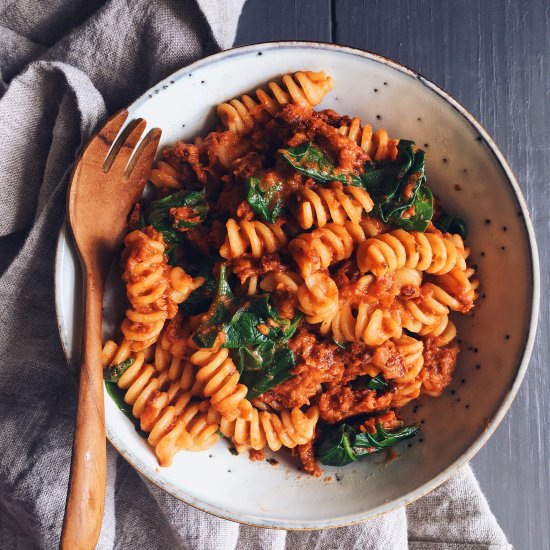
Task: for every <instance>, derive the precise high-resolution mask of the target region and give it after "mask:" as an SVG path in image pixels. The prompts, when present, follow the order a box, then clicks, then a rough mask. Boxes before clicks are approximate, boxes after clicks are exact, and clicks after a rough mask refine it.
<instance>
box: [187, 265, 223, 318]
mask: <svg viewBox="0 0 550 550" xmlns="http://www.w3.org/2000/svg"><path fill="white" fill-rule="evenodd" d="M212 268H213V263H212V262H211V261H209V260H207V261H205V262H204V263H202V264H201V265H200V266H199V267H198V269H192V268H190V269H189V273H190V274H191V275H192V276H193V277H202V278H203V279H204V283H203V284H202V285H201V286H200V287H199V288H197V289H196V290H193V292H191V294H189V297H188V298H187V300H185V302H183V303H182V304H181V305H180V310H181V311H182V312H183V313H184V315H198V314H199V313H203V312H204V311H207V310H208V308H209V306H210V304H211V303H212V300H213V298H214V296H215V294H216V281H215V279H214V277H213V276H212Z"/></svg>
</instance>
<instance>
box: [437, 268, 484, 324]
mask: <svg viewBox="0 0 550 550" xmlns="http://www.w3.org/2000/svg"><path fill="white" fill-rule="evenodd" d="M473 275H474V270H473V269H472V268H467V269H466V270H462V269H459V268H457V267H455V268H453V269H451V270H450V271H449V272H448V273H445V274H444V275H440V276H438V277H437V285H438V286H439V287H440V289H441V292H445V293H446V294H447V296H448V297H449V298H448V300H453V302H452V306H451V305H449V307H450V308H451V309H452V310H454V311H461V312H462V313H466V312H467V311H469V310H470V309H471V308H472V307H473V305H474V300H475V299H476V298H477V292H476V289H477V287H478V285H479V282H478V281H477V280H476V279H474V280H473V281H470V278H471V277H472V276H473Z"/></svg>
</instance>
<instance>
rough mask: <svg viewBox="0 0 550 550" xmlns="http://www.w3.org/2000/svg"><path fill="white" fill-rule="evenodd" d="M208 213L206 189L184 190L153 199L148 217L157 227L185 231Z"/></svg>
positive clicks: (203, 218) (202, 219)
mask: <svg viewBox="0 0 550 550" xmlns="http://www.w3.org/2000/svg"><path fill="white" fill-rule="evenodd" d="M207 214H208V202H207V201H206V190H205V189H201V190H200V191H190V190H183V191H177V192H176V193H172V194H171V195H166V197H162V198H161V199H157V200H156V201H153V202H152V203H151V204H150V205H149V211H148V218H149V223H150V224H151V225H152V226H153V227H155V229H157V227H156V226H158V227H160V228H162V229H166V228H167V227H168V228H172V229H175V230H176V231H177V230H183V231H185V230H186V229H190V228H191V227H195V226H196V225H198V224H199V223H202V222H203V221H204V220H205V219H206V216H207ZM158 230H159V231H161V229H158ZM171 235H172V234H171Z"/></svg>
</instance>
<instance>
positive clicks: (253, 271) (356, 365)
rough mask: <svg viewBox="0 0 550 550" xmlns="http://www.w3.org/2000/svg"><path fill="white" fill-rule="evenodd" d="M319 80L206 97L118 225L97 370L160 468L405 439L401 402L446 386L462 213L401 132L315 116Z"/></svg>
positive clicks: (335, 453) (296, 78)
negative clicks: (200, 458) (204, 110)
mask: <svg viewBox="0 0 550 550" xmlns="http://www.w3.org/2000/svg"><path fill="white" fill-rule="evenodd" d="M332 86H333V81H332V78H331V77H330V76H327V75H326V74H325V73H323V72H297V73H295V74H287V75H285V76H283V77H282V79H281V80H279V81H278V82H275V81H273V82H269V83H268V84H267V86H266V87H265V89H258V90H256V91H255V92H254V93H253V94H250V95H243V96H242V97H240V98H237V99H233V100H230V101H228V102H227V103H223V104H221V105H219V106H218V107H217V114H218V119H219V123H218V128H217V129H216V131H213V132H211V133H209V134H208V135H207V136H205V137H197V138H196V139H195V140H194V142H192V143H185V142H179V141H178V142H177V143H175V144H174V145H172V146H170V147H167V148H165V149H164V150H163V152H162V154H161V158H160V160H159V161H158V162H157V164H156V166H155V168H154V169H153V170H152V172H151V175H150V181H151V183H152V186H153V187H154V196H152V197H148V198H147V199H143V200H142V201H141V202H140V203H139V204H136V205H135V208H134V210H133V212H132V214H131V216H130V218H129V222H128V225H129V232H128V235H127V236H126V238H125V240H124V251H123V253H122V257H121V262H122V271H123V275H122V278H123V281H124V284H125V287H126V294H127V298H128V308H127V310H126V312H125V315H124V319H123V320H122V324H121V331H120V335H119V336H118V337H115V338H113V340H108V341H107V342H106V343H105V345H104V348H103V366H104V378H105V381H106V382H105V383H106V386H107V390H108V392H109V393H110V395H111V396H112V397H113V399H115V401H116V402H117V403H119V406H120V407H121V408H122V409H123V410H124V411H125V412H127V413H128V414H129V415H131V416H132V417H133V418H134V419H136V422H137V429H138V430H139V431H140V432H141V433H143V435H144V437H145V438H146V439H147V441H148V443H149V444H150V446H151V448H152V449H154V452H155V454H156V456H157V458H158V462H159V464H160V465H161V466H170V464H171V463H172V460H173V457H174V455H175V454H176V453H177V452H178V451H180V450H188V451H201V450H204V449H207V448H209V447H211V446H212V445H214V444H215V443H216V442H217V441H219V440H220V438H225V439H227V440H228V441H229V442H230V445H231V447H232V448H234V449H235V450H236V452H239V453H240V452H245V451H246V452H248V453H249V456H250V458H251V459H253V460H261V459H263V458H264V450H266V449H268V448H269V449H271V450H272V451H278V450H279V449H281V448H282V447H286V448H288V449H291V452H292V454H293V455H295V456H296V457H297V458H298V459H299V460H300V461H301V463H302V464H303V468H304V469H305V470H306V471H307V472H309V473H311V474H313V475H315V476H319V475H321V467H320V464H326V465H332V466H344V465H346V464H349V463H351V462H355V461H356V460H359V459H361V458H363V457H365V456H366V455H369V454H372V453H376V452H380V451H382V450H384V449H389V448H391V447H392V446H393V445H395V444H396V443H397V442H399V441H402V440H404V439H408V438H410V437H413V436H415V434H417V432H418V431H419V426H418V425H414V424H413V425H405V423H404V422H403V420H401V418H400V410H401V409H402V408H403V407H404V406H405V405H407V404H408V403H409V402H411V401H412V400H415V399H417V398H418V397H419V396H421V395H428V396H432V397H436V396H438V395H440V394H441V393H442V391H443V390H444V388H445V387H446V386H448V385H449V384H450V382H451V379H452V375H453V371H454V369H455V365H456V360H457V355H458V352H459V346H458V344H457V331H456V327H455V325H454V323H453V321H452V319H451V317H450V314H451V313H452V312H460V313H463V314H464V313H467V312H469V311H470V310H471V309H472V308H473V306H474V301H475V299H476V297H477V292H476V289H477V285H478V283H477V281H476V279H475V278H474V277H473V276H474V269H473V268H472V267H470V266H469V265H468V263H467V259H468V254H469V249H468V248H467V247H466V246H465V244H464V242H463V238H464V237H465V236H466V224H465V222H464V220H463V219H462V218H461V217H459V216H455V215H452V214H449V213H447V212H445V211H444V210H443V208H442V206H441V205H440V203H439V201H438V200H437V198H436V197H434V196H433V194H432V191H431V190H430V187H428V185H427V181H426V175H425V162H426V156H425V153H424V151H422V150H421V149H420V148H418V147H417V146H416V144H415V143H414V142H413V141H410V140H406V139H396V138H392V137H390V136H389V135H388V133H387V132H386V131H385V130H383V129H378V130H376V131H375V130H373V128H372V127H371V125H370V124H368V123H363V122H361V121H360V120H359V119H358V118H353V117H349V116H347V115H340V114H338V113H337V112H335V111H333V110H330V109H325V110H315V107H316V106H317V105H318V104H319V103H320V102H321V100H322V99H323V98H324V97H325V95H326V94H327V93H328V92H329V91H330V90H331V89H332ZM428 421H429V419H428Z"/></svg>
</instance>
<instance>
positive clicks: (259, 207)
mask: <svg viewBox="0 0 550 550" xmlns="http://www.w3.org/2000/svg"><path fill="white" fill-rule="evenodd" d="M263 183H264V182H263V180H262V179H261V178H254V177H251V178H248V180H247V181H246V189H247V195H246V198H247V200H248V204H250V206H251V207H252V209H253V210H254V211H255V212H256V214H258V215H259V216H260V217H261V218H262V219H263V220H264V221H266V222H267V223H275V220H276V219H277V218H278V217H279V216H280V215H281V213H282V212H283V210H284V207H285V205H284V202H283V200H282V198H281V191H282V189H283V185H284V182H282V181H280V182H277V183H276V184H275V185H271V186H269V187H267V186H265V185H263Z"/></svg>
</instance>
